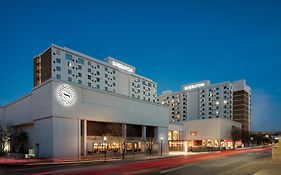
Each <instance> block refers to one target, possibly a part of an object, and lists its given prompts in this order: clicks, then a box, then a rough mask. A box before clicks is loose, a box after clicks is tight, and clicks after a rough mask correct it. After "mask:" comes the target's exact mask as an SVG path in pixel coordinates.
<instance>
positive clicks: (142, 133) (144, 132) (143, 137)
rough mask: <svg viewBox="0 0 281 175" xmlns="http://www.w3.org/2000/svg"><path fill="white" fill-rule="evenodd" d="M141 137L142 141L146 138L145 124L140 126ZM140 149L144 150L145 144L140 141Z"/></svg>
mask: <svg viewBox="0 0 281 175" xmlns="http://www.w3.org/2000/svg"><path fill="white" fill-rule="evenodd" d="M141 137H142V140H143V141H145V140H146V126H142V127H141ZM141 151H142V152H144V151H145V144H144V143H141Z"/></svg>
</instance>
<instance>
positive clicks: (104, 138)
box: [103, 136, 107, 161]
mask: <svg viewBox="0 0 281 175" xmlns="http://www.w3.org/2000/svg"><path fill="white" fill-rule="evenodd" d="M106 139H107V138H106V136H104V137H103V140H104V146H105V149H104V161H106V151H107V147H106Z"/></svg>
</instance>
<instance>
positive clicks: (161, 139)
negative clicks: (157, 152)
mask: <svg viewBox="0 0 281 175" xmlns="http://www.w3.org/2000/svg"><path fill="white" fill-rule="evenodd" d="M160 141H161V157H162V152H163V151H162V150H163V146H162V145H163V137H160Z"/></svg>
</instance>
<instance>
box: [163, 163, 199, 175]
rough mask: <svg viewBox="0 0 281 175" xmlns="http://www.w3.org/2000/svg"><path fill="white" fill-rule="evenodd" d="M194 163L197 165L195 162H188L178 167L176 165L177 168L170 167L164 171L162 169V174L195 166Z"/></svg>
mask: <svg viewBox="0 0 281 175" xmlns="http://www.w3.org/2000/svg"><path fill="white" fill-rule="evenodd" d="M193 165H195V163H191V164H187V165H182V166H178V167H175V168H170V169H166V170H162V171H160V174H165V173H169V172H171V171H176V170H179V169H182V168H186V167H189V166H193Z"/></svg>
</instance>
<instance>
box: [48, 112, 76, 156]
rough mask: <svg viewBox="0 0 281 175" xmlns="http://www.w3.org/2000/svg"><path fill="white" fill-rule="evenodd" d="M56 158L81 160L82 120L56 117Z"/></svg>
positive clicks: (54, 136)
mask: <svg viewBox="0 0 281 175" xmlns="http://www.w3.org/2000/svg"><path fill="white" fill-rule="evenodd" d="M53 120H54V135H53V139H54V157H57V158H63V157H73V158H79V155H80V141H79V140H80V123H79V122H80V120H79V119H71V118H62V117H54V118H53Z"/></svg>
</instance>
